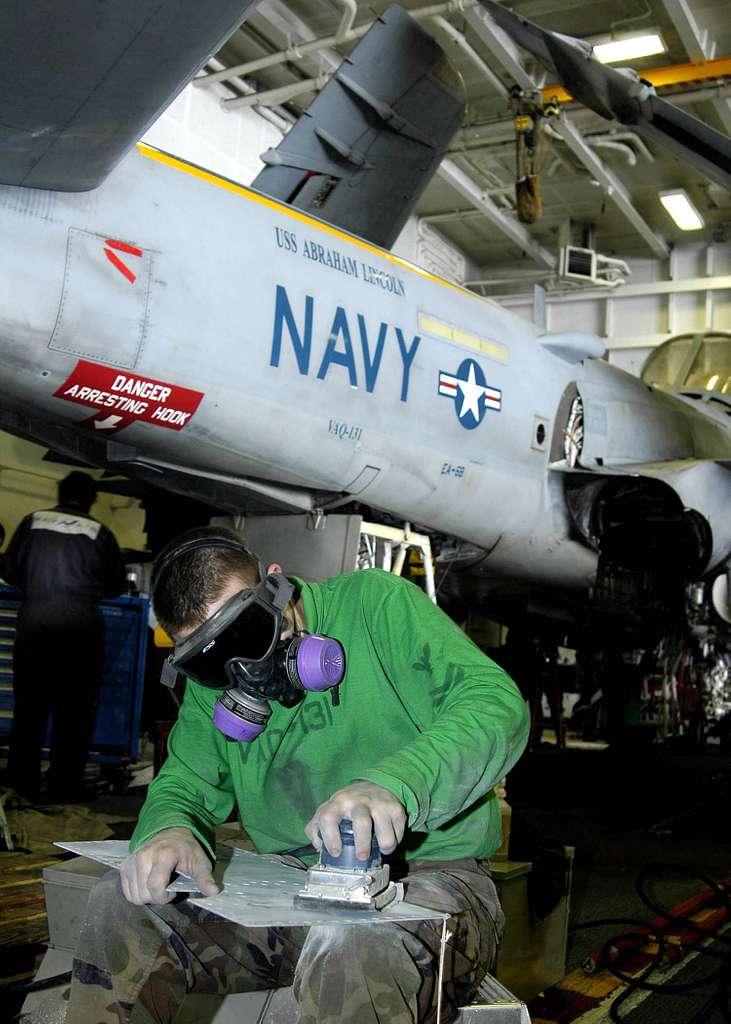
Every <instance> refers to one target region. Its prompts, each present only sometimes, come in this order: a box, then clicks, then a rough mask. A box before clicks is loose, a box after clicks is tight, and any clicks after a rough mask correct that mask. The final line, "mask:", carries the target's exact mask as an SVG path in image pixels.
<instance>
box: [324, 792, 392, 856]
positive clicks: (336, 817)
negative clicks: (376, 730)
mask: <svg viewBox="0 0 731 1024" xmlns="http://www.w3.org/2000/svg"><path fill="white" fill-rule="evenodd" d="M343 818H350V820H351V821H352V822H353V836H354V838H355V853H356V856H357V857H358V859H359V860H367V859H368V857H369V856H370V852H371V832H372V831H373V830H375V833H376V839H377V840H378V845H379V846H380V847H381V851H382V852H383V853H392V852H393V851H394V850H395V849H396V847H397V846H398V844H399V843H400V842H401V840H402V839H403V836H404V829H405V828H406V811H405V810H404V808H403V806H402V805H401V803H400V802H399V801H398V800H397V799H396V797H395V796H394V795H393V793H391V792H389V790H387V789H384V788H383V786H377V785H376V783H375V782H354V783H353V784H352V785H350V786H346V787H345V788H344V789H339V790H338V791H337V793H333V795H332V796H331V797H330V799H329V800H326V801H325V803H324V804H320V806H319V807H318V808H317V810H316V811H315V813H314V815H313V816H312V818H311V819H310V821H308V822H307V824H306V825H305V832H306V834H307V836H308V837H309V839H310V840H311V841H312V845H313V846H314V847H315V849H316V850H318V851H319V850H321V849H322V847H323V844H324V845H325V848H326V849H327V851H328V852H329V853H331V854H332V856H333V857H337V856H338V854H339V853H340V850H341V847H342V843H341V841H340V822H341V821H342V820H343Z"/></svg>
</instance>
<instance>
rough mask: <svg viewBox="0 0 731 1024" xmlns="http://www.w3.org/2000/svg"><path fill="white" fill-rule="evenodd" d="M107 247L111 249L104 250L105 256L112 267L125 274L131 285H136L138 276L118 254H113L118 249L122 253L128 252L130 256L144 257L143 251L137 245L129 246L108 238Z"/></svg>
mask: <svg viewBox="0 0 731 1024" xmlns="http://www.w3.org/2000/svg"><path fill="white" fill-rule="evenodd" d="M106 245H108V246H110V247H111V248H109V249H106V248H105V249H104V255H105V256H106V257H107V259H108V260H109V262H110V263H111V264H112V266H114V267H116V268H117V270H118V271H119V272H120V274H124V276H125V277H126V278H127V280H128V281H129V283H130V284H134V283H135V281H136V280H137V274H135V273H133V271H131V270H130V269H129V267H128V266H127V264H126V263H123V262H122V260H120V258H119V256H117V254H116V253H114V252H112V249H118V250H119V251H120V252H126V253H128V254H129V255H130V256H142V249H138V248H137V246H136V245H129V244H128V243H127V242H119V241H117V239H115V238H107V239H106Z"/></svg>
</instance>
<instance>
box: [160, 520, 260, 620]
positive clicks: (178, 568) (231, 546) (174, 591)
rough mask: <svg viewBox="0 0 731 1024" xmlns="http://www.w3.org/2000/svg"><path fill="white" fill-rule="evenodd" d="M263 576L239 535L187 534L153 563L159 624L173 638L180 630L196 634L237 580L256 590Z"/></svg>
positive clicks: (210, 530) (214, 530)
mask: <svg viewBox="0 0 731 1024" xmlns="http://www.w3.org/2000/svg"><path fill="white" fill-rule="evenodd" d="M178 551H180V554H176V552H178ZM261 575H262V569H261V564H260V562H259V560H258V558H257V557H256V555H254V554H252V553H251V552H250V551H249V550H248V548H247V547H246V545H245V543H244V540H243V538H242V537H241V535H240V534H238V533H237V532H236V531H235V530H230V529H228V528H226V527H220V526H203V527H199V528H197V529H194V530H188V531H187V532H186V533H183V534H181V536H180V537H177V538H176V539H175V540H174V541H172V542H171V543H170V544H168V545H167V547H165V548H163V550H162V551H161V552H160V554H159V555H158V556H157V558H156V559H155V563H154V565H153V568H152V602H153V608H154V611H155V615H156V616H157V620H158V622H159V623H160V625H161V626H162V627H163V629H164V630H165V631H166V632H167V633H169V634H170V635H171V636H175V634H176V633H177V632H178V631H179V630H181V629H195V627H196V626H200V625H201V623H203V622H205V620H206V618H207V617H208V609H209V608H210V606H211V604H213V602H214V601H216V600H217V599H218V598H219V597H220V596H221V594H222V593H223V591H224V590H225V589H226V587H227V586H228V585H229V584H230V583H231V582H232V581H233V580H241V584H242V587H247V586H248V587H253V586H255V585H256V583H257V582H258V580H259V579H260V577H261Z"/></svg>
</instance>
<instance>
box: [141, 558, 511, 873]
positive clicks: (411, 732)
mask: <svg viewBox="0 0 731 1024" xmlns="http://www.w3.org/2000/svg"><path fill="white" fill-rule="evenodd" d="M293 582H294V583H295V584H297V585H298V586H299V587H300V589H301V594H302V601H303V606H304V612H305V618H306V622H307V629H308V630H309V631H310V632H313V633H314V632H317V633H324V634H326V635H327V636H331V637H334V638H336V639H337V640H339V641H340V643H341V644H342V645H343V647H344V648H345V655H346V664H347V667H346V674H345V677H344V679H343V681H342V683H341V684H340V703H339V704H338V705H334V704H333V697H332V691H325V692H324V693H308V694H307V695H306V696H305V698H304V700H303V701H302V702H301V703H299V704H298V705H297V706H296V707H294V708H285V707H282V705H280V704H277V703H275V702H272V704H271V707H272V716H271V718H270V719H269V722H268V723H267V726H266V728H265V729H264V731H263V732H262V733H261V734H260V735H259V736H258V737H257V738H256V739H255V740H253V742H251V743H239V742H232V741H229V740H227V739H226V738H225V737H224V736H223V735H222V734H221V733H220V732H219V731H218V730H217V729H216V728H215V726H214V725H213V722H212V721H211V715H212V713H213V708H214V704H215V702H216V698H217V697H218V696H219V692H218V691H214V690H209V689H207V688H205V687H203V686H200V685H198V684H197V683H194V682H192V681H190V680H189V681H188V684H187V687H186V692H185V699H184V701H183V704H182V707H181V710H180V715H179V717H178V721H177V723H176V724H175V726H174V728H173V729H172V731H171V733H170V738H169V741H168V757H167V760H166V762H165V764H164V765H163V768H162V770H161V772H160V774H159V775H158V776H157V778H156V779H155V780H154V781H153V782H152V784H151V785H150V788H149V792H148V796H147V800H146V801H145V804H144V806H143V808H142V811H141V812H140V817H139V821H138V823H137V827H136V829H135V833H134V836H133V838H132V848H136V847H137V846H139V845H140V844H142V843H143V842H145V841H146V840H147V839H149V838H150V837H151V836H152V835H154V834H155V833H156V832H159V831H160V830H161V829H164V828H170V827H172V826H174V825H177V826H184V827H186V828H189V829H190V830H191V831H192V832H193V833H194V835H195V836H196V837H197V838H198V839H199V840H200V842H201V843H203V845H204V846H205V847H206V848H207V849H208V850H209V852H210V853H211V854H213V848H214V829H215V826H216V825H218V824H221V823H222V822H224V821H226V820H227V819H228V818H229V815H230V814H231V811H232V810H233V808H234V806H236V807H237V808H238V813H239V816H240V819H241V823H242V825H243V826H244V828H245V829H246V831H247V832H248V834H249V836H250V837H251V839H252V840H253V842H254V844H255V846H256V848H257V850H259V851H260V852H261V853H279V852H283V851H285V850H291V849H296V848H298V847H300V846H303V845H304V844H305V843H306V842H307V837H306V835H305V833H304V826H305V825H306V824H307V822H308V821H309V820H310V818H311V817H312V815H313V814H314V813H315V810H316V809H317V807H318V806H319V805H320V804H321V803H323V802H324V801H326V800H327V799H329V797H330V796H332V794H333V793H334V792H335V791H336V790H338V789H341V788H342V787H344V786H347V785H349V784H350V783H352V782H356V781H358V780H369V781H371V782H375V783H377V784H378V785H379V786H384V787H385V788H386V789H388V790H389V791H390V792H391V793H393V795H394V796H395V797H397V798H398V800H400V801H401V803H402V804H403V806H404V807H405V809H406V813H407V816H408V832H407V835H408V840H407V850H406V856H407V857H408V858H413V857H419V858H424V859H427V860H446V859H453V858H459V857H478V858H485V857H489V856H490V854H491V853H493V852H494V851H495V850H496V849H497V848H498V846H499V845H500V841H501V827H500V813H499V808H498V801H497V798H496V796H495V794H494V792H493V787H494V786H495V784H496V783H497V782H499V780H500V779H502V778H503V776H504V775H505V774H506V773H507V772H508V771H509V770H510V769H511V768H512V766H513V765H514V764H515V762H516V761H517V760H518V758H519V756H520V754H521V753H522V751H523V749H524V747H525V744H526V740H527V736H528V727H529V720H528V719H529V716H528V712H527V708H526V705H525V702H524V701H523V699H522V697H521V695H520V693H519V692H518V689H517V688H516V686H515V684H514V683H513V682H512V681H511V680H510V678H509V677H508V676H507V675H506V674H505V672H503V670H502V669H501V668H499V667H498V666H497V665H496V664H495V663H494V662H492V661H491V660H490V659H489V658H487V657H486V656H485V655H484V654H483V653H482V652H481V651H480V650H479V648H477V647H476V646H475V644H473V643H472V641H471V640H469V639H468V638H467V637H466V636H465V635H464V633H462V632H461V630H460V629H459V628H458V627H457V626H456V625H455V624H454V623H453V622H452V621H451V619H449V618H448V616H447V615H445V614H444V612H442V611H441V610H440V609H439V608H437V607H436V606H435V605H434V604H433V603H432V602H431V601H430V600H429V599H428V598H427V597H426V596H425V595H424V594H423V593H422V592H421V590H419V588H418V587H416V586H414V585H413V584H411V583H409V582H407V581H406V580H403V579H400V578H398V577H395V576H392V575H390V574H389V573H386V572H382V571H381V570H379V569H367V570H364V571H360V572H354V573H348V574H346V575H343V576H337V577H334V578H333V579H330V580H327V581H326V582H324V583H317V584H307V583H303V582H302V581H300V580H296V579H295V580H293Z"/></svg>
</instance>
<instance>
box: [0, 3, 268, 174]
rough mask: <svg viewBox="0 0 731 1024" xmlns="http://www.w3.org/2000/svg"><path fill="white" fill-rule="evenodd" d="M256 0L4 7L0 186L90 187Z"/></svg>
mask: <svg viewBox="0 0 731 1024" xmlns="http://www.w3.org/2000/svg"><path fill="white" fill-rule="evenodd" d="M257 2H258V0H210V2H209V3H201V2H200V0H124V3H101V4H100V3H99V2H98V0H74V3H70V4H69V3H59V2H58V0H33V2H32V3H29V2H28V0H4V2H3V3H1V4H0V37H1V38H2V40H3V84H2V88H0V182H2V183H3V184H5V185H24V186H26V187H28V188H42V189H53V190H57V191H62V192H84V191H88V190H89V189H93V188H96V187H97V186H98V185H100V184H101V182H102V181H103V180H104V178H105V177H106V176H107V174H109V172H110V171H111V170H112V168H114V167H115V166H116V164H117V163H118V162H119V161H120V160H121V159H122V157H123V156H124V155H125V153H127V151H128V150H129V149H131V147H132V146H133V145H134V144H135V142H137V140H138V139H139V138H140V136H141V135H143V134H144V132H145V131H146V130H147V128H149V126H150V125H151V124H152V122H153V121H154V120H155V119H156V118H157V116H158V115H159V114H160V113H161V112H162V111H163V110H164V108H165V107H166V106H167V105H168V103H170V101H171V100H172V99H173V98H174V97H175V96H176V95H177V94H178V93H179V92H180V90H181V89H182V88H183V86H185V85H186V84H187V83H188V82H189V81H190V79H191V78H192V77H193V75H195V73H196V72H197V71H198V69H199V68H200V67H202V66H203V64H204V63H205V61H206V60H207V59H208V57H209V56H210V54H211V53H213V52H215V51H216V50H217V49H218V48H219V47H220V46H221V45H222V44H223V42H224V41H225V40H226V39H227V38H228V36H229V35H230V34H231V33H232V32H233V30H234V29H235V28H236V27H237V26H238V25H240V24H241V22H242V21H243V20H244V18H245V17H246V16H247V15H248V14H249V13H250V11H251V10H252V9H253V7H254V6H255V5H256V3H257Z"/></svg>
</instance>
